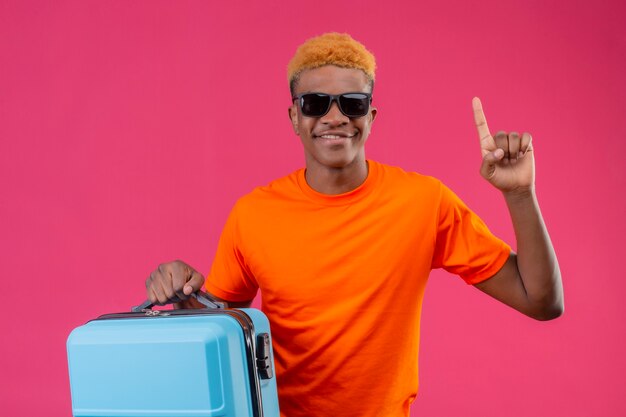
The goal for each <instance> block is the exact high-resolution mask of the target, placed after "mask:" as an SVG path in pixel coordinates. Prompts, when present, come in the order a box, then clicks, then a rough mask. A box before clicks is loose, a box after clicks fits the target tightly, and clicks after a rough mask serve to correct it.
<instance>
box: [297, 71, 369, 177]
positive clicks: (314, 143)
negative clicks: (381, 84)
mask: <svg viewBox="0 0 626 417" xmlns="http://www.w3.org/2000/svg"><path fill="white" fill-rule="evenodd" d="M354 92H363V93H369V92H370V83H369V80H368V78H367V76H366V75H365V73H364V72H363V71H361V70H358V69H349V68H340V67H336V66H334V65H326V66H323V67H320V68H315V69H310V70H306V71H304V72H302V73H301V74H300V78H299V80H298V83H297V86H296V89H295V91H294V96H295V95H298V94H303V93H325V94H333V95H334V94H343V93H354ZM289 117H290V118H291V123H292V124H293V128H294V131H295V132H296V134H297V135H298V136H300V140H301V141H302V144H303V145H304V153H305V157H306V166H307V169H320V168H322V169H323V168H347V167H350V166H351V165H354V164H360V163H363V164H364V163H365V149H364V145H365V141H366V140H367V137H368V135H369V133H370V128H371V125H372V122H373V121H374V118H375V117H376V109H374V108H370V110H369V112H368V113H367V114H366V115H365V116H362V117H355V118H350V117H348V116H345V115H344V114H343V113H341V111H340V110H339V107H338V105H337V102H333V103H332V105H331V107H330V110H329V111H328V113H326V114H325V115H324V116H321V117H307V116H304V115H303V114H302V111H301V109H300V107H299V105H298V100H295V101H294V103H293V105H292V106H291V107H290V108H289Z"/></svg>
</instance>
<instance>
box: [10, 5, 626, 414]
mask: <svg viewBox="0 0 626 417" xmlns="http://www.w3.org/2000/svg"><path fill="white" fill-rule="evenodd" d="M625 28H626V3H624V2H623V1H620V0H615V1H593V2H588V1H586V2H582V1H572V2H560V3H559V2H556V1H552V2H546V1H539V0H533V1H513V2H503V1H493V0H483V1H481V2H476V3H475V4H471V3H470V2H467V1H442V2H437V1H429V2H423V1H419V2H410V1H405V2H395V3H394V2H389V1H358V2H353V3H351V4H343V3H341V4H340V3H338V2H335V1H318V0H316V1H309V2H294V1H271V0H267V1H263V2H261V1H232V2H219V3H218V2H209V1H197V2H190V1H176V2H174V1H172V2H165V1H100V2H96V1H86V2H67V1H41V2H32V1H8V0H2V1H0V60H1V61H0V187H1V188H0V189H1V193H0V245H1V246H0V249H1V255H0V256H1V262H0V265H1V266H2V268H1V269H2V278H1V279H2V287H1V288H2V299H3V308H2V310H3V312H2V314H0V325H1V331H2V342H0V349H1V351H0V370H1V371H0V372H1V375H2V377H1V378H0V385H1V387H0V407H1V409H2V410H3V411H2V414H3V415H10V416H36V415H48V416H69V415H70V414H71V409H70V394H69V382H68V376H67V365H66V354H65V339H66V337H67V335H68V334H69V332H70V331H71V330H72V329H73V328H74V327H77V326H79V325H81V324H82V323H84V322H86V321H87V320H89V319H92V318H94V317H96V316H98V315H100V314H104V313H108V312H117V311H126V310H128V308H129V307H130V306H131V305H134V304H137V303H138V302H140V301H142V300H143V299H144V297H145V295H144V287H143V285H144V284H143V282H144V279H145V278H146V277H147V276H148V274H149V273H150V272H151V271H152V270H153V269H154V268H155V267H156V266H157V264H158V263H160V262H165V261H169V260H173V259H176V258H180V259H184V260H186V261H188V262H189V263H191V264H192V265H194V266H195V267H196V268H198V269H199V270H200V271H202V272H203V273H206V272H207V271H208V269H209V266H210V264H211V259H212V257H213V253H214V250H215V246H216V243H217V239H218V236H219V233H220V230H221V228H222V225H223V223H224V221H225V218H226V215H227V213H228V211H229V209H230V207H231V206H232V204H233V203H234V201H235V199H236V198H237V197H238V196H240V195H242V194H243V193H246V192H247V191H249V190H250V189H252V187H254V186H256V185H261V184H265V183H267V182H268V181H270V180H272V179H274V178H276V177H279V176H282V175H285V174H287V173H289V172H291V171H292V170H294V169H296V168H299V167H300V166H302V164H303V158H302V150H301V148H300V144H299V142H298V139H297V138H296V137H295V136H294V135H293V133H292V131H291V128H290V125H289V122H288V119H287V110H286V109H287V106H288V105H289V93H288V90H287V83H286V79H285V77H286V76H285V68H286V65H287V62H288V60H289V58H290V57H291V55H292V54H293V52H294V50H295V48H296V46H297V45H298V44H300V43H301V42H302V41H303V40H304V39H306V38H308V37H311V36H313V35H316V34H320V33H322V32H325V31H331V30H335V31H347V32H349V33H351V34H352V35H353V36H354V37H355V38H356V39H358V40H360V41H362V42H363V43H365V44H366V45H367V46H368V48H369V49H370V50H372V51H373V52H374V53H375V54H376V57H377V60H378V65H379V70H378V73H377V76H378V84H377V86H376V91H375V98H374V103H375V105H376V106H377V107H378V110H379V114H378V118H377V120H376V123H375V125H374V129H373V133H372V135H371V136H370V142H369V148H368V157H369V158H372V159H376V160H379V161H381V162H386V163H390V164H395V165H399V166H402V167H404V168H405V169H408V170H415V171H419V172H422V173H426V174H429V175H434V176H436V177H439V178H440V179H442V180H443V181H444V182H445V183H447V184H448V185H449V186H450V187H452V188H453V189H454V190H455V191H456V192H457V193H458V194H459V195H460V196H461V197H462V198H463V199H465V200H466V202H467V203H468V204H469V205H470V206H471V207H473V208H474V209H475V211H477V212H478V213H479V214H480V215H481V216H482V217H483V218H484V219H485V220H486V221H487V223H488V224H489V225H490V227H491V228H492V230H493V231H494V232H495V233H496V234H498V235H500V236H501V237H503V238H505V239H506V240H508V241H509V242H511V243H514V240H513V233H512V229H511V226H510V224H509V220H508V214H507V211H506V207H505V205H504V203H503V200H502V198H501V196H500V195H499V193H498V192H497V191H495V190H493V189H491V188H490V186H489V185H488V184H486V183H485V182H484V181H483V180H482V179H481V178H480V176H479V174H478V167H479V164H480V152H479V147H478V139H477V136H476V133H475V130H474V126H473V120H472V114H471V98H472V96H474V95H478V96H480V97H481V98H482V100H483V104H484V106H485V111H486V115H487V118H488V120H489V123H490V126H491V128H492V129H493V130H499V129H506V130H528V131H530V132H531V133H532V134H533V138H534V145H535V151H536V159H537V190H538V191H537V192H538V195H539V198H540V202H541V206H542V209H543V213H544V216H545V219H546V222H547V224H548V226H549V230H550V233H551V236H552V238H553V241H554V244H555V247H556V250H557V253H558V255H559V259H560V263H561V269H562V273H563V280H564V284H565V293H566V312H565V315H564V316H563V317H562V318H561V319H559V320H557V321H554V322H548V323H539V322H535V321H532V320H531V319H527V318H525V317H523V316H521V315H519V314H518V313H516V312H514V311H512V310H510V309H508V308H507V307H505V306H503V305H500V304H498V303H497V302H495V301H493V300H491V299H489V298H487V297H486V296H484V295H483V294H482V293H479V292H478V291H476V290H474V289H473V288H471V287H468V286H466V285H465V284H463V283H462V281H461V280H460V279H458V278H456V277H453V276H450V275H447V274H445V273H442V272H438V271H437V272H434V273H433V274H432V276H431V280H430V283H429V287H428V290H427V294H426V301H425V304H424V313H423V319H422V322H423V330H422V344H421V352H420V365H421V368H420V379H421V388H420V393H419V396H418V399H417V401H416V402H415V404H414V406H413V415H416V416H481V417H485V416H502V415H507V416H530V415H533V416H544V415H556V416H570V417H574V416H581V417H582V416H585V417H587V416H617V415H626V400H625V399H624V377H625V374H626V359H625V355H624V352H625V351H626V331H625V325H624V313H625V312H626V308H625V307H624V302H623V299H624V294H625V292H626V283H625V281H624V275H625V274H624V272H623V271H621V265H622V263H623V259H624V256H625V253H624V244H623V237H624V235H625V232H626V230H625V222H624V217H623V215H624V190H625V189H626V187H625V181H624V174H625V172H624V154H625V153H626V145H625V144H626V140H625V138H624V135H625V132H626V121H625V117H624V116H625V114H626V111H625V110H626V81H625V77H626V75H625V74H626V29H625ZM180 372H184V370H180ZM153 379H154V380H158V381H162V382H163V383H167V380H168V371H166V370H165V367H159V366H155V370H154V376H153Z"/></svg>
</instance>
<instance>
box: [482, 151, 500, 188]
mask: <svg viewBox="0 0 626 417" xmlns="http://www.w3.org/2000/svg"><path fill="white" fill-rule="evenodd" d="M502 158H504V151H503V150H502V149H500V148H498V149H496V150H495V151H493V152H489V153H487V154H485V156H484V157H483V163H482V165H481V166H480V174H481V175H482V176H483V178H485V179H487V180H488V179H490V178H491V177H492V176H493V173H494V172H495V170H496V164H497V163H498V162H499V161H501V160H502Z"/></svg>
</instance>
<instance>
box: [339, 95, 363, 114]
mask: <svg viewBox="0 0 626 417" xmlns="http://www.w3.org/2000/svg"><path fill="white" fill-rule="evenodd" d="M339 104H340V105H341V106H340V107H341V110H342V111H343V113H344V114H345V115H346V116H348V117H361V116H365V115H366V114H367V112H368V111H369V107H370V98H369V96H368V95H367V94H361V93H349V94H342V95H341V96H340V97H339Z"/></svg>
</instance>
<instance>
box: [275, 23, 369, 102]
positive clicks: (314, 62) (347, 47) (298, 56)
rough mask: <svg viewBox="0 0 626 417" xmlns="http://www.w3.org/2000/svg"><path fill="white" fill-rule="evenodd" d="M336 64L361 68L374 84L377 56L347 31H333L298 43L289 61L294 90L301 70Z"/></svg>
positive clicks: (290, 81) (290, 82) (290, 86)
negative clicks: (300, 43)
mask: <svg viewBox="0 0 626 417" xmlns="http://www.w3.org/2000/svg"><path fill="white" fill-rule="evenodd" d="M324 65H336V66H338V67H342V68H355V69H360V70H361V71H363V72H364V73H365V75H367V77H368V78H369V79H370V82H371V84H372V87H373V85H374V79H375V78H376V59H375V58H374V55H373V54H372V53H371V52H370V51H368V50H367V49H366V48H365V46H363V44H361V43H359V42H357V41H356V40H354V39H353V38H352V36H350V35H348V34H347V33H337V32H330V33H324V34H323V35H320V36H316V37H314V38H311V39H308V40H307V41H306V42H304V43H303V44H302V45H300V46H299V47H298V49H297V50H296V53H295V55H294V56H293V58H291V61H289V64H288V65H287V79H288V81H289V88H290V90H291V93H292V94H293V92H294V90H295V87H296V84H297V82H298V78H299V76H300V74H301V73H302V71H304V70H308V69H313V68H318V67H322V66H324Z"/></svg>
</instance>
